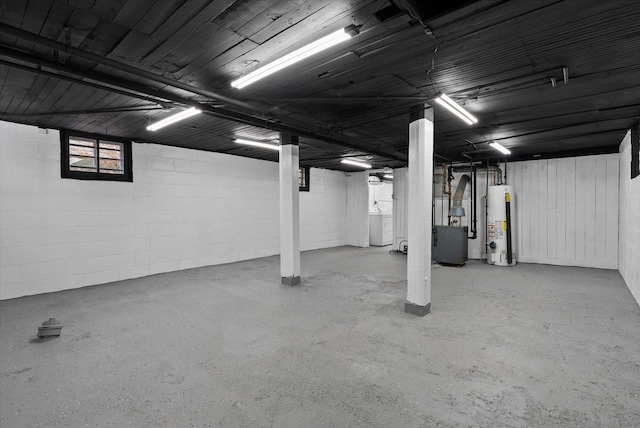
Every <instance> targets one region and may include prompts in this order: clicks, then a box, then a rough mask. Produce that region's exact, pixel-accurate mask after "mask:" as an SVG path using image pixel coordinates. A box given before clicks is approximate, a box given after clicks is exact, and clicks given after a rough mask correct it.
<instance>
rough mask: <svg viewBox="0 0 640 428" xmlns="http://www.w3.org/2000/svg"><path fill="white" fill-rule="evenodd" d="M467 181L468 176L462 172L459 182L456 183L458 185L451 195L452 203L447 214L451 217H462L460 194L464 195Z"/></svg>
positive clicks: (462, 209)
mask: <svg viewBox="0 0 640 428" xmlns="http://www.w3.org/2000/svg"><path fill="white" fill-rule="evenodd" d="M468 182H469V176H468V175H467V174H464V175H463V176H462V177H460V182H459V183H458V187H457V188H456V193H455V195H453V205H452V206H451V208H450V209H449V216H451V217H462V216H464V215H465V213H464V208H462V196H463V195H464V189H465V187H467V183H468Z"/></svg>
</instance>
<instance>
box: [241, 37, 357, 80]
mask: <svg viewBox="0 0 640 428" xmlns="http://www.w3.org/2000/svg"><path fill="white" fill-rule="evenodd" d="M356 34H358V28H357V27H356V26H355V25H350V26H348V27H345V28H341V29H340V30H338V31H336V32H334V33H331V34H329V35H328V36H325V37H322V38H321V39H318V40H316V41H315V42H312V43H309V44H308V45H306V46H303V47H301V48H300V49H297V50H295V51H293V52H291V53H290V54H287V55H285V56H283V57H282V58H279V59H277V60H275V61H273V62H270V63H269V64H267V65H265V66H264V67H260V68H259V69H257V70H255V71H252V72H251V73H249V74H247V75H245V76H242V77H241V78H239V79H236V80H234V81H233V82H231V86H233V87H234V88H238V89H241V88H244V87H245V86H247V85H250V84H252V83H254V82H257V81H258V80H260V79H263V78H265V77H267V76H269V75H271V74H273V73H275V72H276V71H279V70H282V69H283V68H285V67H288V66H290V65H292V64H295V63H296V62H298V61H302V60H303V59H305V58H308V57H310V56H311V55H313V54H316V53H318V52H322V51H323V50H325V49H328V48H330V47H331V46H334V45H337V44H338V43H340V42H343V41H345V40H348V39H350V38H351V37H352V36H354V35H356Z"/></svg>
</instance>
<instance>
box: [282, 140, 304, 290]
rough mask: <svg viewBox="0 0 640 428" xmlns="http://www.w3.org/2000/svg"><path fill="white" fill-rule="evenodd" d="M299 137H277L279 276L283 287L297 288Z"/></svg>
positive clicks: (298, 264) (298, 278)
mask: <svg viewBox="0 0 640 428" xmlns="http://www.w3.org/2000/svg"><path fill="white" fill-rule="evenodd" d="M299 160H300V149H299V147H298V137H296V136H293V135H289V134H284V133H282V134H280V276H281V279H282V284H286V285H297V284H300V203H299V194H298V165H299Z"/></svg>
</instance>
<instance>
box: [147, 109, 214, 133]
mask: <svg viewBox="0 0 640 428" xmlns="http://www.w3.org/2000/svg"><path fill="white" fill-rule="evenodd" d="M200 113H201V110H199V109H197V108H195V107H191V108H190V109H188V110H184V111H181V112H180V113H176V114H174V115H171V116H169V117H167V118H166V119H162V120H161V121H159V122H156V123H152V124H151V125H149V126H147V131H157V130H158V129H160V128H164V127H165V126H168V125H171V124H173V123H176V122H178V121H180V120H183V119H186V118H188V117H191V116H195V115H197V114H200Z"/></svg>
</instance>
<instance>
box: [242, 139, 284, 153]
mask: <svg viewBox="0 0 640 428" xmlns="http://www.w3.org/2000/svg"><path fill="white" fill-rule="evenodd" d="M235 142H236V143H238V144H245V145H247V146H254V147H260V148H263V149H271V150H278V151H280V146H278V145H275V144H269V143H261V142H259V141H251V140H245V139H244V138H236V139H235Z"/></svg>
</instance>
